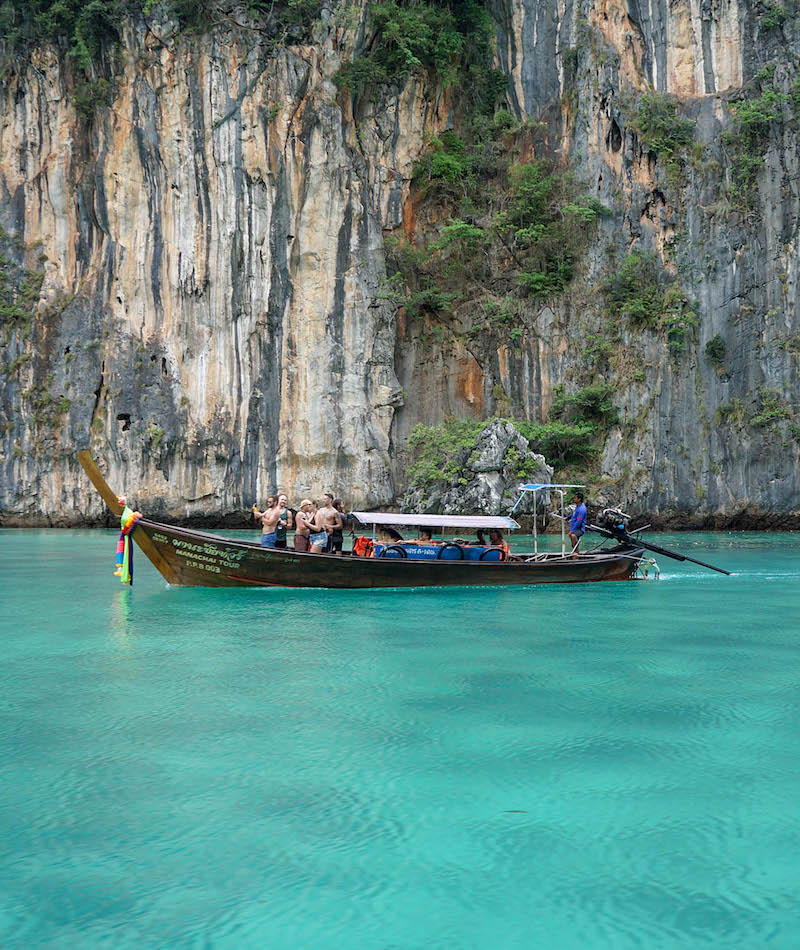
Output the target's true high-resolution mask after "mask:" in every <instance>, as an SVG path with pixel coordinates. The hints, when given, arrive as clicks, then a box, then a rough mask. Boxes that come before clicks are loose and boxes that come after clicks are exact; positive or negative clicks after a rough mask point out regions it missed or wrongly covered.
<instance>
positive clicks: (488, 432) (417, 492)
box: [402, 419, 553, 515]
mask: <svg viewBox="0 0 800 950" xmlns="http://www.w3.org/2000/svg"><path fill="white" fill-rule="evenodd" d="M455 461H456V466H457V469H458V471H457V473H456V474H455V475H454V476H453V477H452V478H450V479H442V480H441V481H437V482H434V483H433V484H432V485H426V486H425V487H424V488H422V487H418V486H415V485H411V486H410V488H409V490H408V492H407V493H406V495H405V496H404V498H403V500H402V509H403V511H410V512H414V513H415V514H437V515H458V514H487V515H504V514H508V512H509V511H510V510H511V508H512V507H513V505H514V504H515V502H516V501H517V499H518V498H519V494H520V487H521V486H522V485H525V484H528V483H533V484H537V485H540V484H541V485H546V484H549V483H550V482H551V481H552V478H553V468H552V466H551V465H548V464H547V461H546V459H545V457H544V456H543V455H539V454H537V453H535V452H532V451H531V450H530V448H529V443H528V440H527V439H526V438H525V437H524V436H523V435H522V433H521V432H520V431H519V429H517V428H516V426H515V425H514V424H513V423H512V422H509V421H508V420H504V419H500V420H495V421H494V422H491V423H489V425H487V426H486V428H485V429H483V431H482V432H481V433H480V434H479V436H478V438H477V439H476V440H475V443H474V445H469V446H465V447H464V448H462V449H460V450H459V454H458V458H457V459H456V460H455ZM522 473H524V474H522ZM547 501H548V497H547V495H543V496H542V500H541V501H540V502H539V511H540V512H542V511H543V506H544V505H546V503H547ZM535 504H536V502H535V498H534V495H533V494H532V493H528V494H526V496H525V498H524V499H523V500H522V502H521V503H520V506H519V508H518V509H517V513H518V514H533V512H534V505H535Z"/></svg>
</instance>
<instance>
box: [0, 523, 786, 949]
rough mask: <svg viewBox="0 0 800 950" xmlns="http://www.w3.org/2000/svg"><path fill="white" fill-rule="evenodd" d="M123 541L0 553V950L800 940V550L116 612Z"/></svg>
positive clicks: (749, 547)
mask: <svg viewBox="0 0 800 950" xmlns="http://www.w3.org/2000/svg"><path fill="white" fill-rule="evenodd" d="M115 540H116V534H115V532H110V531H109V532H90V531H80V532H55V531H51V532H47V531H39V532H12V531H4V532H0V601H1V602H2V605H3V610H2V612H0V634H2V638H3V645H4V662H3V664H2V666H0V679H1V680H2V687H3V692H2V695H3V696H4V697H6V701H5V703H4V705H3V714H2V719H1V720H0V723H1V725H0V736H1V737H2V748H0V753H2V757H3V759H2V760H3V763H4V766H5V783H4V789H3V797H2V800H0V834H2V836H3V842H4V861H3V862H2V864H1V865H0V887H1V888H2V891H3V895H4V899H3V902H2V908H0V946H2V947H4V948H5V947H9V948H17V947H20V948H21V947H25V948H28V947H53V948H62V947H76V948H81V950H83V948H86V950H93V948H95V947H114V948H115V950H128V948H137V950H138V948H151V947H152V948H162V947H170V948H181V950H182V948H187V950H188V948H195V947H204V948H214V950H216V948H220V950H249V948H258V950H261V948H264V947H268V948H270V950H297V948H298V947H309V948H314V950H341V948H345V947H346V948H350V947H352V948H358V950H386V948H388V947H392V948H398V950H431V948H447V950H452V948H458V950H462V948H464V950H531V948H539V947H541V948H548V950H549V948H559V950H587V948H590V950H598V948H608V950H627V948H631V950H633V948H638V950H642V948H643V950H687V948H689V950H691V948H700V947H713V948H715V950H761V948H764V950H767V948H770V950H775V948H777V950H796V947H797V946H800V928H799V926H798V918H797V912H796V908H797V904H798V893H797V880H798V874H797V853H798V848H800V779H798V770H797V761H798V753H800V748H799V747H798V746H799V745H800V742H798V738H797V725H796V724H797V721H798V715H799V714H800V691H799V690H798V674H797V670H798V669H800V644H799V643H798V639H797V630H798V629H800V594H799V593H798V591H800V583H798V582H800V537H798V536H797V535H779V536H768V535H753V534H748V535H733V534H731V535H672V536H669V537H667V536H661V537H659V538H658V542H659V543H664V544H666V545H667V546H669V547H675V548H677V549H678V550H683V551H685V552H686V553H688V554H690V555H692V556H697V557H700V558H702V559H704V560H709V561H711V562H712V563H717V562H719V563H720V565H721V566H723V567H728V568H730V569H732V570H734V571H735V572H736V576H735V577H733V578H728V577H721V576H719V575H715V574H712V573H709V572H704V571H701V570H700V569H699V568H696V567H694V566H690V565H683V564H679V563H676V562H670V561H666V560H663V559H662V560H661V561H660V563H661V567H662V570H663V571H664V575H663V576H664V579H663V580H662V581H661V582H658V583H635V584H596V585H564V586H552V587H550V586H548V587H534V588H528V589H517V588H509V589H497V588H491V589H460V590H435V589H429V588H426V589H422V590H416V591H414V590H391V591H361V592H357V591H341V592H337V591H314V590H277V589H267V590H263V589H259V590H224V589H179V588H168V587H167V586H166V585H165V584H164V583H163V581H162V580H161V578H160V577H159V576H158V575H157V574H156V572H155V571H154V570H153V569H151V568H150V566H149V565H147V564H146V563H145V562H144V560H143V559H142V558H139V559H138V562H137V572H136V586H135V587H134V588H133V589H132V590H131V589H130V588H123V587H121V586H120V585H119V583H118V581H117V580H116V579H115V578H111V577H109V571H108V564H109V552H111V551H113V548H114V544H115ZM554 540H556V541H557V539H554ZM518 543H519V544H520V545H521V546H525V542H524V541H521V542H518Z"/></svg>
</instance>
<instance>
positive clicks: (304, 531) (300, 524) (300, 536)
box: [294, 498, 314, 551]
mask: <svg viewBox="0 0 800 950" xmlns="http://www.w3.org/2000/svg"><path fill="white" fill-rule="evenodd" d="M311 509H312V504H311V501H310V499H308V498H304V499H303V500H302V501H301V502H300V510H299V511H298V512H297V518H296V519H295V526H294V549H295V551H308V549H309V547H310V546H311V545H310V543H309V540H308V539H309V536H310V535H311V525H312V524H313V522H314V515H313V512H312V510H311Z"/></svg>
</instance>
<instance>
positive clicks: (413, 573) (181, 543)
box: [77, 451, 727, 590]
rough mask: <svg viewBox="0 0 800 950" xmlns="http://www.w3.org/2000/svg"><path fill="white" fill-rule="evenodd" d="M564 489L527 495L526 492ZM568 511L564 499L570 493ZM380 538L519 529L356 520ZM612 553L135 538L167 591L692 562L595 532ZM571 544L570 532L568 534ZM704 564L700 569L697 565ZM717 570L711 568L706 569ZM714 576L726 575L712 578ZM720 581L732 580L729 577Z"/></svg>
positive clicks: (495, 579) (462, 519) (87, 465)
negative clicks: (387, 528)
mask: <svg viewBox="0 0 800 950" xmlns="http://www.w3.org/2000/svg"><path fill="white" fill-rule="evenodd" d="M77 458H78V461H79V462H80V464H81V465H82V467H83V469H84V471H85V472H86V474H87V475H88V476H89V478H90V480H91V481H92V484H93V485H94V486H95V488H96V489H97V491H98V493H99V494H100V496H101V497H102V498H103V500H104V501H105V502H106V504H107V505H108V507H109V509H110V510H111V512H112V514H115V515H117V516H118V517H119V516H121V515H122V513H123V510H124V508H123V505H122V504H121V503H120V498H118V496H117V495H115V494H114V492H113V491H112V490H111V488H110V487H109V485H108V484H107V482H106V480H105V478H104V477H103V475H102V474H101V472H100V469H99V468H98V467H97V464H96V463H95V461H94V459H93V458H92V456H91V454H90V453H89V452H88V451H83V452H79V453H78V455H77ZM533 488H535V489H536V490H540V489H543V488H550V489H553V488H555V489H556V490H558V488H557V486H526V490H528V489H533ZM561 497H562V509H563V492H562V496H561ZM351 517H354V518H355V519H356V520H357V521H359V522H360V523H361V524H365V525H371V526H372V527H373V530H374V528H375V527H376V526H382V525H398V526H402V525H414V526H420V527H424V526H429V527H437V528H440V529H448V528H450V529H462V528H463V529H479V528H482V529H492V528H499V529H504V530H509V529H514V528H518V527H519V524H518V523H517V522H516V521H515V520H514V519H513V518H510V517H501V516H497V517H490V516H474V517H473V516H447V515H411V514H403V515H398V514H394V513H391V512H353V514H352V516H351ZM591 529H592V530H595V531H597V532H599V533H600V534H602V535H603V536H604V537H608V538H611V539H613V540H614V541H615V542H616V543H615V545H614V546H613V547H610V548H605V549H602V548H601V549H598V550H594V551H591V552H588V553H585V554H583V553H582V554H572V552H569V553H567V552H565V550H564V549H563V548H562V551H561V552H556V553H544V552H539V551H538V548H537V549H536V550H534V551H532V552H529V553H517V552H514V553H513V554H512V555H510V556H509V555H506V553H505V552H504V551H503V550H501V549H499V548H497V547H491V546H478V545H469V544H466V543H458V542H456V541H451V542H447V543H444V542H442V543H439V544H438V545H436V546H430V547H433V551H434V552H435V553H432V552H431V550H429V549H428V548H429V546H428V545H424V544H420V543H419V542H413V543H409V544H406V543H402V544H392V543H389V544H383V545H381V544H375V543H373V546H372V549H371V551H370V555H371V556H358V555H357V554H356V553H355V551H345V552H343V554H342V555H335V554H313V553H310V552H300V551H294V550H291V549H277V548H266V547H262V546H261V544H259V543H257V542H251V541H239V540H230V539H228V538H223V537H220V536H219V535H215V534H212V533H209V532H205V531H196V530H193V529H190V528H181V527H175V526H174V525H167V524H162V523H160V522H156V521H150V520H148V519H147V518H144V517H141V518H140V519H139V520H138V521H136V522H135V524H134V525H133V527H132V530H131V531H130V536H131V538H132V539H133V541H134V542H135V543H136V544H137V546H138V547H139V548H140V550H141V551H142V553H143V554H144V555H145V556H146V557H147V558H148V559H149V560H150V562H151V563H152V564H153V566H154V567H155V568H156V569H157V570H158V571H159V573H160V574H161V576H162V577H163V578H164V579H165V580H166V581H167V583H168V584H173V585H182V586H190V587H318V588H335V589H345V590H353V589H360V588H379V587H472V586H490V587H498V586H503V587H505V586H527V585H531V584H564V583H587V582H594V581H624V580H630V579H632V578H633V577H635V576H637V575H638V574H639V573H640V569H641V567H642V565H643V562H644V561H645V551H646V550H651V551H652V550H657V551H658V552H659V553H665V554H667V556H675V557H677V558H678V559H679V560H693V559H692V558H685V557H683V556H682V555H676V554H674V552H669V551H666V549H663V548H657V547H656V546H655V545H651V544H648V543H646V542H644V541H641V540H640V539H638V538H636V537H635V535H633V534H629V533H628V532H627V530H626V529H625V528H624V526H620V527H619V530H617V529H616V528H614V527H613V526H611V527H609V528H603V527H601V526H591ZM562 537H563V531H562ZM695 563H702V562H695ZM703 566H705V567H711V565H703ZM712 570H720V569H718V568H712ZM722 573H727V572H725V571H722Z"/></svg>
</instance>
